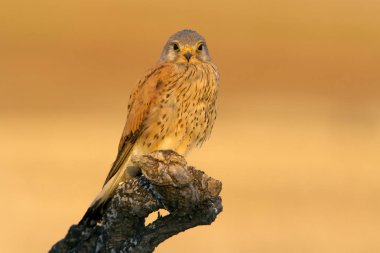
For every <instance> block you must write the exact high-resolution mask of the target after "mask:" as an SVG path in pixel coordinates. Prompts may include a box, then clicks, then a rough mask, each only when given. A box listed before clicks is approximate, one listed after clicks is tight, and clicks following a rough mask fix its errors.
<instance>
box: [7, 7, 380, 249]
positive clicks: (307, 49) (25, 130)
mask: <svg viewBox="0 0 380 253" xmlns="http://www.w3.org/2000/svg"><path fill="white" fill-rule="evenodd" d="M379 13H380V3H379V2H378V1H370V0H368V1H352V0H348V1H342V0H319V1H311V0H310V1H306V0H304V1H301V0H291V1H283V0H268V1H221V0H219V1H197V0H193V1H160V2H158V1H155V2H154V1H127V0H124V1H121V0H111V1H101V0H96V1H94V0H91V1H85V0H80V1H48V0H44V1H42V0H35V1H26V0H24V1H17V0H16V1H15V0H3V1H1V3H0V168H1V177H0V178H1V179H0V180H1V182H0V194H1V196H0V197H1V208H0V212H1V219H2V222H1V225H2V227H1V232H0V233H1V235H0V245H1V246H0V247H1V249H0V251H1V252H46V251H47V250H48V249H49V248H50V247H51V246H52V245H53V243H55V242H56V241H57V240H59V239H61V238H62V237H63V236H64V235H65V234H66V232H67V230H68V228H69V226H70V225H71V224H73V223H75V222H77V221H78V220H79V219H80V218H81V216H82V215H83V213H84V211H85V210H86V208H87V207H88V205H89V204H90V202H91V201H92V199H93V198H94V196H95V195H96V194H97V192H98V191H99V190H100V188H101V186H102V183H103V180H104V179H105V176H106V174H107V172H108V170H109V168H110V165H111V163H112V161H113V159H114V157H115V155H116V150H117V144H118V141H119V137H120V135H121V131H122V128H123V125H124V120H125V117H126V106H127V102H128V97H129V92H130V90H131V86H132V85H133V84H135V83H136V82H137V81H138V79H139V78H140V77H141V76H142V75H143V73H144V71H145V70H147V69H148V68H150V67H152V66H153V65H154V64H155V62H156V61H157V60H158V57H159V55H160V52H161V48H162V46H163V45H164V43H165V41H166V39H167V38H168V36H169V35H171V34H172V33H174V32H176V31H177V30H180V29H183V28H192V29H195V30H197V31H199V32H200V33H201V34H202V35H204V36H205V37H206V39H207V41H208V44H209V48H210V52H211V56H212V57H213V60H214V62H215V63H216V64H217V65H218V67H219V70H220V73H221V90H220V99H219V117H218V120H217V122H216V126H215V129H214V132H213V135H212V137H211V139H210V141H209V142H208V143H206V144H205V145H204V146H203V148H202V149H201V150H197V151H194V152H193V153H192V154H191V155H190V156H189V157H188V161H189V163H190V164H192V165H195V166H197V167H198V168H200V169H203V170H205V171H206V172H207V173H208V174H209V175H211V176H213V177H215V178H218V179H220V180H221V181H222V182H223V191H222V196H223V204H224V211H223V213H222V214H221V215H220V216H219V217H218V219H217V220H216V222H215V223H213V224H212V225H211V226H203V227H197V228H195V229H191V230H189V231H187V232H185V233H181V234H179V235H178V236H175V237H173V238H171V239H170V240H168V241H166V242H165V243H163V244H161V245H160V246H159V247H158V249H157V251H156V252H158V253H159V252H185V253H186V252H260V253H267V252H281V253H282V252H292V253H293V252H324V253H329V252H331V253H333V252H334V253H335V252H361V253H363V252H370V253H373V252H380V244H379V242H380V170H379V169H380V155H379V151H380V15H379Z"/></svg>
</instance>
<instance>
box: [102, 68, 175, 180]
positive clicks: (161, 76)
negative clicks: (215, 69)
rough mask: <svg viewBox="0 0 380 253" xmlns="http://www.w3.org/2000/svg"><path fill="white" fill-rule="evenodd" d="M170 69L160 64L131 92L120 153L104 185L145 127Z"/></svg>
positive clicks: (115, 171) (120, 143)
mask: <svg viewBox="0 0 380 253" xmlns="http://www.w3.org/2000/svg"><path fill="white" fill-rule="evenodd" d="M170 69H171V66H169V65H167V64H166V65H158V66H157V67H156V68H154V69H153V70H151V71H149V72H148V73H147V74H146V75H145V77H144V78H143V79H142V80H141V81H140V82H139V84H138V85H137V86H136V87H135V88H134V90H133V92H132V93H131V96H130V99H129V105H128V116H127V120H126V123H125V126H124V130H123V134H122V136H121V138H120V142H119V149H118V154H117V157H116V159H115V162H114V163H113V165H112V168H111V170H110V172H109V173H108V176H107V178H106V180H105V183H104V185H105V184H106V183H107V182H108V181H109V180H110V179H111V178H112V177H113V176H114V175H115V174H116V173H117V172H118V171H119V168H120V167H121V166H122V164H123V163H124V161H125V159H127V157H128V156H129V154H130V152H131V150H132V148H133V145H134V144H135V143H136V141H137V139H138V138H139V136H140V135H141V132H142V131H143V129H144V121H145V120H146V118H147V116H148V115H149V110H150V108H151V105H152V104H153V103H154V102H155V100H156V99H157V96H158V94H159V93H160V90H161V89H162V86H163V85H161V84H162V83H163V82H164V80H165V79H166V76H167V74H168V73H170Z"/></svg>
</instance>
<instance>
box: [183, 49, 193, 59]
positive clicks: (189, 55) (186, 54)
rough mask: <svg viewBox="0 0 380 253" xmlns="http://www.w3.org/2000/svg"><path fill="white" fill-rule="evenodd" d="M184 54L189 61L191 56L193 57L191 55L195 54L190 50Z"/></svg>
mask: <svg viewBox="0 0 380 253" xmlns="http://www.w3.org/2000/svg"><path fill="white" fill-rule="evenodd" d="M184 56H185V58H186V59H187V61H190V58H191V56H193V55H192V54H191V52H190V51H187V52H186V53H185V54H184Z"/></svg>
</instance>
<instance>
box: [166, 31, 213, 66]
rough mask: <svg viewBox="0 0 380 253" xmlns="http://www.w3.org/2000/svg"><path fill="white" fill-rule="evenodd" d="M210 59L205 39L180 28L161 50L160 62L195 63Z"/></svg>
mask: <svg viewBox="0 0 380 253" xmlns="http://www.w3.org/2000/svg"><path fill="white" fill-rule="evenodd" d="M210 60H211V58H210V56H209V53H208V48H207V45H206V41H205V40H204V38H203V37H202V36H200V35H199V34H198V33H197V32H195V31H191V30H182V31H180V32H177V33H176V34H174V35H173V36H171V37H170V38H169V40H168V41H167V42H166V44H165V46H164V49H163V50H162V54H161V58H160V62H174V63H179V64H197V63H201V62H209V61H210Z"/></svg>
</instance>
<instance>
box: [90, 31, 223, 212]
mask: <svg viewBox="0 0 380 253" xmlns="http://www.w3.org/2000/svg"><path fill="white" fill-rule="evenodd" d="M218 87H219V74H218V70H217V68H216V66H215V65H214V64H213V63H212V62H211V58H210V56H209V52H208V47H207V44H206V41H205V39H204V38H203V37H202V36H200V35H199V34H198V33H197V32H195V31H191V30H183V31H180V32H177V33H176V34H174V35H173V36H171V37H170V38H169V40H168V41H167V43H166V44H165V46H164V48H163V50H162V54H161V57H160V60H159V62H158V64H157V65H156V66H155V67H154V68H153V69H151V70H150V71H148V72H147V74H146V75H145V76H144V77H143V78H142V79H141V80H140V81H139V83H138V85H137V86H136V87H135V88H134V90H133V91H132V93H131V96H130V100H129V105H128V117H127V121H126V124H125V127H124V130H123V134H122V137H121V139H120V143H119V149H118V154H117V157H116V159H115V162H114V163H113V166H112V168H111V170H110V172H109V174H108V176H107V178H106V181H105V183H104V186H103V189H102V191H101V192H100V193H99V194H98V196H97V197H96V199H95V200H94V202H93V203H92V205H91V207H90V208H89V211H88V213H87V215H91V214H93V213H94V212H95V211H96V210H98V209H99V207H102V205H104V203H106V202H107V200H108V199H109V198H110V197H111V196H112V195H113V193H114V191H115V189H116V187H117V185H118V184H119V183H120V182H121V181H125V180H128V178H131V177H133V176H134V174H135V173H136V170H135V168H133V165H132V164H131V157H132V156H133V155H138V154H147V153H150V152H152V151H154V150H164V149H171V150H174V151H176V152H177V153H179V154H181V155H186V154H187V153H188V152H189V151H190V150H191V149H192V148H194V147H196V146H201V145H202V143H203V142H204V141H205V140H207V138H208V137H209V136H210V134H211V130H212V128H213V125H214V121H215V118H216V99H217V94H218Z"/></svg>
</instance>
